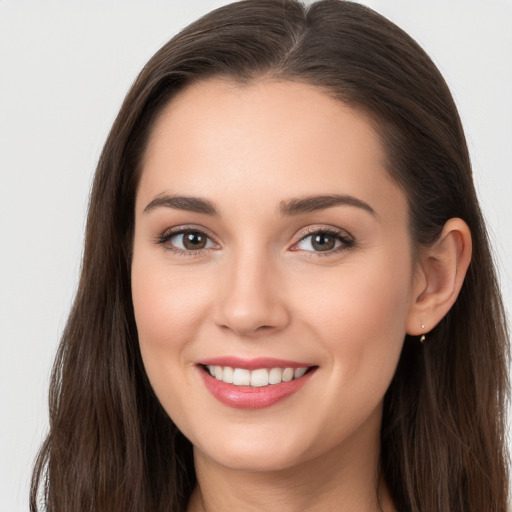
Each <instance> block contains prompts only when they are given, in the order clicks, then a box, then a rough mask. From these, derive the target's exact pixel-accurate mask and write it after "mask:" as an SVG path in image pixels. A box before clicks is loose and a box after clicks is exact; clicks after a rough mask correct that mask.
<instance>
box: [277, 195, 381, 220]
mask: <svg viewBox="0 0 512 512" xmlns="http://www.w3.org/2000/svg"><path fill="white" fill-rule="evenodd" d="M334 206H354V207H356V208H361V209H363V210H365V211H367V212H368V213H371V214H372V215H373V216H377V213H376V212H375V210H374V209H373V208H372V207H371V206H370V205H369V204H368V203H365V202H364V201H362V200H361V199H358V198H357V197H354V196H350V195H340V194H327V195H317V196H307V197H301V198H296V199H290V200H288V201H281V203H280V204H279V212H280V213H281V215H301V214H303V213H311V212H316V211H319V210H325V209H327V208H332V207H334Z"/></svg>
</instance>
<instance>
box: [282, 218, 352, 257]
mask: <svg viewBox="0 0 512 512" xmlns="http://www.w3.org/2000/svg"><path fill="white" fill-rule="evenodd" d="M317 233H325V234H328V235H332V236H334V237H336V238H337V239H338V240H340V241H341V244H342V245H341V246H340V247H337V248H335V249H330V250H327V251H310V250H305V249H298V248H295V247H297V245H298V244H299V243H300V242H302V241H303V240H304V239H305V238H308V237H310V236H312V235H314V234H317ZM355 243H356V241H355V238H354V237H353V236H352V235H351V234H350V233H349V232H348V231H346V230H345V229H341V228H337V227H334V226H326V225H315V226H309V227H307V228H306V229H305V230H304V231H302V232H301V233H300V235H298V239H297V241H296V242H295V243H294V244H293V246H292V247H291V248H290V250H292V251H302V252H304V253H306V254H307V255H308V256H310V257H316V256H330V255H333V254H337V253H338V252H340V251H344V250H347V249H350V248H352V247H353V246H354V245H355Z"/></svg>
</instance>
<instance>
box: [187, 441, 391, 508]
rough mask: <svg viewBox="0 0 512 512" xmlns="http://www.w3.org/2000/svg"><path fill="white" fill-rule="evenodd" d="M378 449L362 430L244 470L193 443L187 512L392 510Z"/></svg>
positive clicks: (376, 444) (377, 443) (374, 442)
mask: <svg viewBox="0 0 512 512" xmlns="http://www.w3.org/2000/svg"><path fill="white" fill-rule="evenodd" d="M378 454H379V439H378V435H377V436H374V439H373V440H372V441H371V442H368V437H367V436H360V437H359V439H352V440H346V442H344V443H343V444H342V445H340V446H338V447H336V448H335V449H333V450H331V451H330V452H329V453H328V454H322V455H321V456H318V457H316V458H311V459H310V458H308V459H307V460H303V461H300V462H299V463H298V464H295V465H294V466H293V467H290V468H284V469H279V470H275V471H256V470H250V471H246V470H241V469H233V468H227V467H225V466H221V465H219V464H217V463H216V462H215V461H214V460H212V459H211V458H209V457H208V456H207V455H206V454H204V453H202V452H201V451H199V450H198V449H194V462H195V468H196V474H197V482H198V483H197V486H196V488H195V490H194V492H193V494H192V496H191V499H190V502H189V505H188V508H187V512H225V511H226V512H227V511H232V510H244V511H246V512H256V511H257V512H274V511H275V510H279V511H280V512H296V511H297V510H301V511H304V512H324V511H325V510H337V511H339V512H394V511H395V509H394V507H393V504H392V500H391V498H390V496H389V493H388V491H387V487H386V484H385V482H384V481H383V478H379V456H378Z"/></svg>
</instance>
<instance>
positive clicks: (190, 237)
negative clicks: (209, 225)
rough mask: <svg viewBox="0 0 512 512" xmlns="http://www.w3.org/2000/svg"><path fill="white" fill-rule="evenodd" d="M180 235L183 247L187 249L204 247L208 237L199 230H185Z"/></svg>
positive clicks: (192, 249)
mask: <svg viewBox="0 0 512 512" xmlns="http://www.w3.org/2000/svg"><path fill="white" fill-rule="evenodd" d="M182 237H183V247H185V249H187V250H189V251H194V250H197V249H204V248H205V247H206V242H207V241H208V237H207V236H206V235H205V234H203V233H201V232H199V231H186V232H185V233H182Z"/></svg>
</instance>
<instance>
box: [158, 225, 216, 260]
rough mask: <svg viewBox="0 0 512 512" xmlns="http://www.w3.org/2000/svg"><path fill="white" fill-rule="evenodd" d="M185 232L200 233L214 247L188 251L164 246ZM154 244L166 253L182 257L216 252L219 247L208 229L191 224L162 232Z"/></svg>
mask: <svg viewBox="0 0 512 512" xmlns="http://www.w3.org/2000/svg"><path fill="white" fill-rule="evenodd" d="M187 232H197V233H201V234H202V235H204V236H205V237H206V238H208V239H209V240H211V242H212V243H213V244H214V245H215V246H216V247H208V248H206V247H204V248H202V249H196V250H189V249H181V248H179V247H175V246H172V245H170V246H168V245H166V244H167V243H168V242H169V241H170V240H171V238H172V237H174V236H177V235H180V234H184V233H187ZM155 243H156V244H158V245H162V246H164V248H165V249H166V250H168V251H171V252H173V253H175V254H178V255H183V256H200V255H201V254H203V253H204V252H205V251H211V250H212V249H213V250H216V249H218V248H219V247H220V246H219V244H218V242H217V241H216V240H215V237H213V236H212V235H211V234H210V232H209V230H208V229H206V228H204V227H202V226H197V225H193V224H192V225H191V224H183V225H179V226H173V227H171V228H167V229H166V230H164V231H163V233H162V234H161V235H159V236H157V237H156V240H155Z"/></svg>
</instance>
